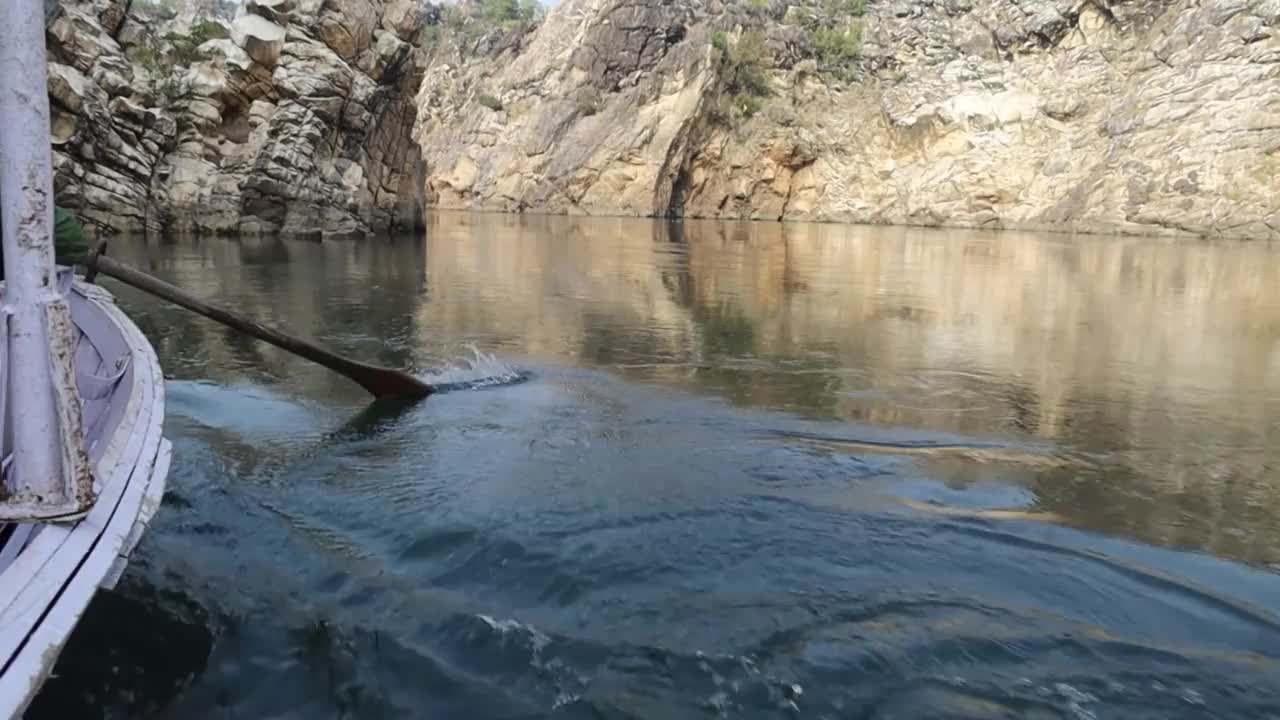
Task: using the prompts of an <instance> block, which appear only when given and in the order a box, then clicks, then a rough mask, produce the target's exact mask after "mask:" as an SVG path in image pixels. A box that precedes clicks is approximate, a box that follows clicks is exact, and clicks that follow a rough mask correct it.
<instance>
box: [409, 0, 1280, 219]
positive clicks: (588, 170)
mask: <svg viewBox="0 0 1280 720" xmlns="http://www.w3.org/2000/svg"><path fill="white" fill-rule="evenodd" d="M1278 23H1280V0H869V2H867V3H865V4H864V3H863V2H861V0H794V1H792V2H785V1H783V0H687V1H685V2H679V3H674V2H669V1H667V0H562V2H561V3H560V4H559V5H558V6H557V7H556V8H555V9H554V10H553V11H552V12H551V13H550V15H549V16H548V17H547V19H546V20H545V22H543V23H542V24H541V25H540V26H539V27H538V28H537V29H536V30H534V31H532V32H531V33H528V34H523V35H519V34H517V35H516V36H515V37H509V38H507V39H506V40H504V41H501V42H497V43H494V42H491V41H490V42H488V44H487V45H485V44H484V43H483V42H481V43H480V44H476V43H475V42H474V41H470V42H468V43H460V44H457V45H455V46H452V48H451V49H441V48H437V49H436V50H435V52H434V56H433V59H432V61H431V62H430V63H429V65H428V67H427V68H426V70H425V71H424V82H423V84H422V87H421V92H420V95H419V99H418V117H417V130H416V133H415V137H416V139H417V140H418V142H419V144H420V145H421V147H422V151H423V154H424V157H425V159H426V165H427V171H426V180H425V182H426V188H427V193H428V200H429V202H431V203H433V204H436V205H439V206H442V207H451V208H479V209H492V210H514V211H524V210H538V211H552V212H567V213H584V214H624V215H650V214H652V215H676V216H679V215H686V216H711V217H752V218H766V219H779V218H784V219H805V220H831V221H853V222H867V223H893V224H923V225H951V226H974V227H991V228H1000V227H1006V228H1008V227H1021V228H1050V229H1079V230H1096V231H1106V232H1115V231H1119V232H1142V233H1146V232H1164V231H1186V232H1193V233H1199V234H1206V235H1231V236H1249V237H1277V236H1280V181H1278V180H1277V176H1278V173H1280V36H1278V32H1280V31H1278V29H1277V27H1276V26H1277V24H1278Z"/></svg>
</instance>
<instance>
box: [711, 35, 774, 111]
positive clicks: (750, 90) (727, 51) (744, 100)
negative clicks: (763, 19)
mask: <svg viewBox="0 0 1280 720" xmlns="http://www.w3.org/2000/svg"><path fill="white" fill-rule="evenodd" d="M711 46H712V48H714V50H715V55H716V58H715V59H716V63H717V73H718V75H719V77H720V88H721V92H720V97H719V100H718V102H717V105H716V108H715V111H714V112H715V115H716V117H717V118H718V119H719V120H721V121H723V122H726V123H728V124H731V125H732V124H735V123H736V122H737V121H739V120H745V119H749V118H751V117H752V116H754V115H755V114H756V113H757V112H759V111H760V108H761V107H763V106H764V98H766V97H768V96H769V93H770V89H769V72H768V70H769V64H770V58H769V45H768V41H767V39H766V38H765V35H764V33H763V32H760V31H759V30H748V31H746V32H744V33H742V35H741V36H740V37H738V39H737V40H736V41H731V40H730V39H729V36H728V35H727V34H725V33H723V32H717V33H714V34H713V35H712V36H711Z"/></svg>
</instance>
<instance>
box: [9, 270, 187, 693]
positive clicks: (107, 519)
mask: <svg viewBox="0 0 1280 720" xmlns="http://www.w3.org/2000/svg"><path fill="white" fill-rule="evenodd" d="M73 291H74V292H76V293H77V294H79V295H81V296H82V297H84V298H85V299H86V300H87V301H88V302H90V303H93V304H94V305H95V306H96V307H97V308H98V309H100V310H102V311H103V312H105V313H106V315H107V317H108V319H109V320H110V321H111V323H112V324H113V325H114V326H115V329H116V330H117V331H118V332H119V333H120V334H121V337H122V339H123V340H124V341H125V344H126V346H127V347H128V348H129V350H130V353H131V365H132V368H131V372H133V374H134V377H133V382H132V384H131V387H130V388H129V392H130V396H129V400H128V406H127V408H126V410H125V412H124V414H123V415H122V417H121V419H120V421H119V422H118V423H117V425H116V427H115V428H114V429H113V431H112V436H111V440H110V444H109V445H108V447H107V448H106V450H105V451H104V453H103V456H102V458H101V460H100V462H99V463H98V464H97V465H98V467H102V468H105V469H108V470H109V472H110V475H109V478H108V479H107V480H105V481H104V482H103V484H102V495H101V496H99V498H98V501H97V503H96V504H95V505H94V506H93V508H92V509H91V510H90V512H89V514H88V515H87V516H86V517H85V518H84V519H82V520H80V521H78V522H77V523H75V524H74V525H66V526H59V525H48V526H43V527H42V530H41V532H40V533H39V534H38V535H37V536H36V538H35V539H34V540H32V541H30V544H29V545H28V547H27V548H26V549H25V550H24V551H23V552H22V554H20V555H19V556H18V558H17V559H16V560H15V562H14V564H13V565H10V566H9V567H8V568H6V569H5V570H4V571H3V573H2V574H0V578H3V579H4V581H5V582H4V584H5V585H6V586H14V585H17V586H19V587H21V590H19V592H17V593H15V595H14V597H13V598H12V599H11V600H10V601H9V602H8V603H6V605H5V607H4V608H3V609H0V668H3V670H0V718H13V717H19V716H21V714H22V713H23V712H24V711H25V709H26V707H27V706H28V705H29V704H30V703H31V701H32V700H33V699H34V698H35V696H36V694H37V693H38V692H39V690H40V687H41V686H42V684H43V682H44V680H45V679H46V678H47V677H48V675H49V673H50V672H51V671H52V670H53V666H54V664H55V662H56V660H57V657H58V654H59V652H60V651H61V649H62V647H63V646H64V645H65V643H66V641H67V639H68V638H69V636H70V634H71V632H72V631H73V630H74V627H75V624H76V622H77V621H78V620H79V618H80V617H81V616H82V615H83V613H84V611H85V610H86V609H87V607H88V605H89V602H90V601H91V599H92V598H93V596H94V595H95V594H96V592H97V590H98V589H99V588H100V587H102V586H103V585H107V586H110V585H112V584H114V582H115V581H116V580H117V579H118V577H119V574H120V572H122V571H123V560H124V559H125V558H126V557H127V556H128V555H129V553H130V552H131V551H132V549H133V547H134V546H135V545H136V543H137V541H138V539H139V538H140V536H141V531H142V530H143V529H144V528H145V525H146V524H147V523H148V522H149V520H150V518H151V517H152V515H153V514H154V513H155V510H156V508H157V507H158V505H159V502H160V499H161V498H162V497H163V493H164V487H165V485H166V479H167V471H168V467H169V463H170V460H171V450H172V445H171V444H170V443H169V441H168V440H166V439H165V438H164V437H163V421H164V377H163V375H162V374H161V371H160V366H159V359H158V357H157V355H156V352H155V349H154V347H152V345H151V344H150V342H149V341H148V340H147V338H146V337H145V336H144V335H143V333H142V331H141V330H140V329H139V328H138V327H137V325H136V324H135V323H134V322H133V321H132V320H131V319H130V318H129V317H128V315H126V314H125V313H124V311H123V310H121V309H120V308H119V307H118V306H117V305H116V303H115V299H114V297H113V296H112V295H111V293H109V292H108V291H106V290H105V289H103V288H100V287H96V286H89V285H86V284H83V283H80V282H76V283H74V285H73ZM108 461H110V462H111V463H113V464H107V463H108ZM140 525H141V527H140ZM28 556H30V557H31V560H30V561H28V562H27V563H25V564H24V567H21V568H18V564H19V562H21V561H23V559H24V558H26V557H28ZM58 564H70V565H73V567H70V568H66V569H65V570H57V569H55V565H58ZM32 566H34V567H32ZM15 568H18V570H19V571H22V572H23V574H24V575H25V577H23V578H22V580H21V583H20V584H18V583H14V585H11V580H16V579H17V574H16V573H15V572H14V571H15ZM42 576H47V577H42ZM36 581H41V582H39V586H38V587H37V586H36V585H35V583H36ZM11 623H12V625H11ZM13 627H16V628H17V629H16V630H14V631H12V632H11V628H13Z"/></svg>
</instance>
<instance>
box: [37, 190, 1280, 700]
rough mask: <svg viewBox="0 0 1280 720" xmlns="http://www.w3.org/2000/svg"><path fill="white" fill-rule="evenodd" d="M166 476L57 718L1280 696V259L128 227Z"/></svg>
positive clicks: (483, 220)
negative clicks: (263, 334)
mask: <svg viewBox="0 0 1280 720" xmlns="http://www.w3.org/2000/svg"><path fill="white" fill-rule="evenodd" d="M113 253H114V254H115V255H116V256H118V257H122V258H125V259H127V260H128V261H129V262H132V263H134V264H136V265H138V266H139V267H143V268H144V269H147V270H149V271H151V272H154V273H156V274H157V275H160V276H162V277H165V278H166V279H170V280H173V281H176V282H178V283H179V284H182V285H183V286H185V287H188V288H190V289H192V290H194V291H196V292H198V293H200V294H201V295H204V296H206V297H209V298H211V299H215V300H217V301H218V302H221V303H223V304H226V305H228V306H232V307H235V308H238V309H241V310H243V311H245V312H248V313H250V314H252V315H254V316H255V317H258V318H260V319H263V320H266V321H268V322H273V323H279V324H281V325H284V326H287V327H289V328H290V329H292V330H294V331H296V332H298V333H301V334H305V335H308V336H310V337H312V338H314V339H316V340H318V341H320V342H322V343H323V344H325V345H327V346H330V347H333V348H335V349H338V350H340V351H343V352H346V353H349V354H351V355H353V356H356V357H359V358H361V359H364V360H369V361H373V362H379V363H383V364H387V365H393V366H397V367H409V368H413V369H415V370H416V371H417V372H420V373H422V374H424V375H428V376H430V377H432V378H433V379H434V380H436V381H438V382H441V383H443V384H445V385H446V386H447V387H448V391H447V392H444V393H441V394H440V395H438V396H435V397H433V398H432V399H430V400H429V401H428V402H426V403H424V404H422V405H419V406H415V407H410V408H403V407H400V408H396V407H377V406H371V405H370V404H369V403H368V400H367V398H366V397H364V396H363V395H362V391H360V389H359V388H358V387H356V386H354V385H351V384H350V383H349V382H347V381H345V380H343V379H341V378H337V377H334V376H332V375H331V374H329V373H327V372H326V371H323V370H320V369H317V368H313V367H311V366H308V365H306V364H305V363H302V362H301V361H297V360H295V359H293V358H290V357H288V356H286V355H284V354H281V353H279V352H277V351H275V350H274V349H273V348H269V347H266V346H262V345H260V344H258V343H255V342H252V341H248V340H244V339H242V338H239V337H237V336H235V335H234V334H232V333H230V332H228V331H224V330H222V329H221V328H220V327H218V326H216V325H213V324H211V323H209V322H207V321H204V320H202V319H198V318H193V317H191V316H190V315H188V314H185V313H184V312H183V311H181V310H178V309H176V308H172V307H168V306H164V305H162V304H160V303H159V302H158V301H153V300H151V299H148V298H146V297H143V296H140V295H138V294H137V293H134V292H132V291H130V290H129V289H128V288H119V287H117V286H115V285H110V283H109V281H108V284H109V286H110V287H111V288H112V289H113V290H116V291H117V292H118V294H119V296H120V298H121V302H122V304H124V305H125V306H126V307H127V308H128V309H129V311H130V313H131V314H132V315H133V316H134V317H135V318H137V321H138V323H139V325H140V326H141V327H142V328H143V329H144V331H145V332H146V333H147V334H148V336H149V337H150V338H151V339H152V341H153V342H154V343H155V345H156V347H157V349H158V350H159V352H160V353H161V356H162V364H163V365H164V367H165V371H166V373H167V375H168V376H169V380H168V383H167V392H168V421H167V434H168V436H169V437H170V438H171V439H173V441H174V443H175V462H174V467H173V471H172V474H171V477H170V485H169V493H168V496H167V498H166V502H165V505H164V507H163V508H162V509H161V511H160V513H159V514H158V515H157V517H156V521H155V524H154V526H153V528H152V530H151V531H150V532H149V534H148V535H147V536H146V538H145V539H144V541H143V543H142V545H141V546H140V548H139V551H138V555H137V557H136V559H135V562H134V563H133V564H132V565H131V566H130V568H129V570H128V572H127V573H126V576H125V578H124V580H123V581H122V583H121V585H120V587H119V588H118V589H117V590H115V591H112V592H108V593H102V594H101V595H100V596H99V597H98V599H97V600H95V603H94V605H93V607H92V608H91V610H90V613H89V615H88V616H87V617H86V618H85V620H84V622H83V623H82V625H81V626H80V628H79V629H78V630H77V633H76V635H75V637H74V638H73V639H72V642H71V644H70V646H69V647H68V649H67V651H66V652H65V653H64V655H63V657H62V660H61V662H60V664H59V667H58V670H57V677H55V678H54V679H52V680H51V681H50V682H49V684H48V685H47V686H46V689H45V692H44V694H43V695H42V696H41V698H40V699H39V701H38V702H37V705H36V707H35V708H34V710H33V712H32V717H37V718H43V717H48V718H78V717H95V718H96V717H104V718H125V717H128V718H139V717H145V718H184V719H185V718H206V717H207V718H444V717H460V718H544V717H545V718H560V717H563V718H579V717H581V718H600V717H604V718H695V717H697V718H703V717H732V718H742V717H752V718H755V717H759V718H771V717H786V718H793V717H812V718H845V717H865V718H894V717H902V718H926V717H966V718H1006V717H1032V718H1039V717H1044V718H1107V717H1113V718H1148V717H1150V718H1167V717H1219V718H1223V717H1240V718H1246V717H1247V718H1265V717H1270V716H1272V715H1274V716H1277V717H1280V663H1278V661H1280V614H1278V613H1280V524H1278V523H1277V521H1276V520H1275V518H1276V517H1277V515H1276V512H1277V510H1280V480H1278V478H1277V471H1276V469H1275V468H1276V467H1278V466H1277V464H1276V458H1275V457H1274V454H1275V450H1273V449H1272V448H1273V446H1274V443H1272V442H1271V440H1272V438H1274V437H1275V436H1276V430H1277V419H1280V413H1277V410H1278V409H1280V408H1278V407H1277V406H1278V405H1280V393H1277V388H1280V384H1277V380H1278V379H1280V378H1278V377H1277V373H1278V372H1280V363H1277V361H1276V360H1275V359H1274V354H1275V349H1276V347H1277V343H1276V341H1277V339H1280V294H1277V293H1276V291H1275V288H1276V287H1278V285H1277V284H1276V282H1275V280H1277V278H1275V277H1272V276H1273V275H1275V274H1276V273H1277V272H1280V270H1275V269H1277V268H1280V262H1277V261H1280V257H1277V255H1280V251H1277V250H1275V249H1273V248H1271V247H1269V246H1265V245H1259V244H1225V243H1224V244H1209V243H1201V242H1185V241H1163V240H1162V241H1156V240H1139V239H1123V240H1122V239H1116V238H1096V239H1071V238H1064V237H1055V236H1034V235H1015V234H990V233H985V234H984V233H943V232H929V231H908V230H895V229H867V228H850V227H840V226H778V225H750V224H742V225H737V224H722V223H684V224H678V225H669V224H666V223H653V222H649V221H639V220H603V219H577V220H572V219H563V218H560V219H555V218H512V217H503V216H465V215H437V216H433V217H432V218H431V222H430V223H429V228H428V235H427V237H426V238H408V237H406V238H392V239H385V238H383V239H371V240H368V241H364V242H326V243H314V242H302V241H298V242H294V241H280V240H261V239H247V238H246V239H205V240H198V241H197V240H190V239H183V240H172V241H155V240H153V241H150V242H145V241H142V240H122V241H118V242H117V247H116V248H114V249H113Z"/></svg>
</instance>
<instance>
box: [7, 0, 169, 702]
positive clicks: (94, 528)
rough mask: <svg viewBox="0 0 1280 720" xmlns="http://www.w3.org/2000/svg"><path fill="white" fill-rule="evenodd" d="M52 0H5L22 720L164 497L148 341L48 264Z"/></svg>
mask: <svg viewBox="0 0 1280 720" xmlns="http://www.w3.org/2000/svg"><path fill="white" fill-rule="evenodd" d="M44 37H45V29H44V8H43V0H0V212H2V216H0V219H2V222H0V227H2V228H3V230H2V233H0V234H2V236H3V244H2V246H0V249H2V250H3V259H4V269H5V282H4V284H3V286H2V287H0V719H2V718H17V717H21V716H22V715H23V714H24V713H25V711H26V708H27V707H28V706H29V705H30V703H31V700H32V699H33V698H34V697H35V695H36V693H37V692H38V691H39V689H40V686H41V684H42V682H43V681H44V679H45V678H46V677H48V674H49V672H50V671H51V670H52V668H53V666H54V663H55V662H56V661H57V658H58V654H59V652H60V651H61V649H62V648H63V646H64V645H65V643H66V641H67V639H68V637H69V636H70V635H71V632H72V631H73V629H74V628H75V625H76V622H77V621H78V620H79V619H80V617H81V616H82V615H83V614H84V611H85V609H86V608H87V607H88V605H89V602H90V600H92V598H93V596H94V594H95V593H96V592H97V590H98V588H100V587H104V586H105V587H110V586H111V585H113V584H114V583H115V581H116V580H117V579H118V578H119V576H120V573H121V572H122V571H123V569H124V566H125V562H126V560H127V558H128V556H129V554H130V553H131V552H132V550H133V548H134V547H135V545H136V544H137V542H138V540H139V538H140V537H141V535H142V533H143V530H144V529H145V528H146V526H147V523H148V521H149V520H150V519H151V517H152V515H153V514H154V513H155V511H156V509H157V508H158V507H159V504H160V499H161V497H162V495H163V493H164V485H165V478H166V475H167V473H168V469H169V458H170V445H169V443H168V442H166V441H165V440H164V438H163V437H162V436H161V430H162V422H163V419H164V388H163V378H162V376H161V374H160V368H159V365H158V363H157V359H156V354H155V350H154V349H153V348H152V347H151V345H150V344H149V343H148V342H147V340H146V338H145V337H143V335H142V333H141V332H140V331H139V330H138V328H137V326H135V325H134V324H133V323H132V322H131V321H130V320H129V318H128V317H126V316H125V314H124V313H123V312H122V311H121V310H120V309H119V308H118V307H117V306H116V304H115V302H114V301H113V299H112V297H111V295H110V294H109V293H107V292H106V291H105V290H103V289H101V288H99V287H96V286H93V285H89V284H85V283H83V282H79V281H77V280H76V279H75V277H74V275H72V274H71V272H70V271H69V270H67V269H65V268H61V269H60V268H57V267H56V266H55V264H54V244H53V236H52V232H53V208H52V198H53V182H52V167H51V165H52V157H51V151H50V145H49V105H48V95H47V85H46V83H47V74H46V72H45V68H47V67H48V65H47V58H46V52H45V44H44V42H45V40H44Z"/></svg>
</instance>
